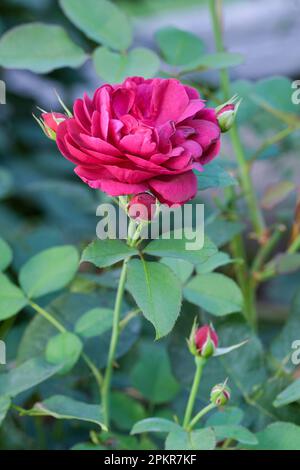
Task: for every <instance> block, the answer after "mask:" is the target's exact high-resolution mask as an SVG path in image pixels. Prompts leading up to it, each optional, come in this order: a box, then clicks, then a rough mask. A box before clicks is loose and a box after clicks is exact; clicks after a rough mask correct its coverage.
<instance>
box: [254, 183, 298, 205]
mask: <svg viewBox="0 0 300 470" xmlns="http://www.w3.org/2000/svg"><path fill="white" fill-rule="evenodd" d="M294 189H295V184H294V183H293V182H292V181H280V182H279V183H277V184H274V185H272V186H270V187H269V188H268V189H267V190H266V192H265V194H264V195H263V197H262V201H261V206H262V207H263V208H264V209H268V210H271V209H274V207H275V206H277V205H278V204H280V203H281V202H282V201H284V199H286V198H287V197H288V196H289V194H290V193H291V192H292V191H294Z"/></svg>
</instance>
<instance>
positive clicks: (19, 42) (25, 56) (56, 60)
mask: <svg viewBox="0 0 300 470" xmlns="http://www.w3.org/2000/svg"><path fill="white" fill-rule="evenodd" d="M85 60H86V55H85V53H84V51H83V50H82V49H81V48H80V47H78V46H77V45H76V44H74V43H73V42H72V41H71V39H70V38H69V36H68V35H67V34H66V32H65V30H64V29H63V28H61V27H60V26H53V25H51V26H50V25H46V24H42V23H27V24H25V25H21V26H17V27H16V28H13V29H11V30H9V31H8V32H6V33H5V34H4V35H3V36H2V38H1V39H0V65H2V67H7V68H13V69H28V70H31V71H32V72H36V73H48V72H51V71H52V70H55V69H58V68H61V67H79V66H80V65H82V64H83V62H85Z"/></svg>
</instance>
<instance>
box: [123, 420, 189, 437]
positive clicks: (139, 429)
mask: <svg viewBox="0 0 300 470" xmlns="http://www.w3.org/2000/svg"><path fill="white" fill-rule="evenodd" d="M179 429H181V427H180V426H179V425H178V424H177V423H175V422H174V421H169V420H168V419H164V418H147V419H143V420H142V421H138V422H137V423H135V425H134V426H133V428H132V431H131V433H130V434H141V433H144V432H146V433H147V432H168V433H169V432H171V431H176V430H179Z"/></svg>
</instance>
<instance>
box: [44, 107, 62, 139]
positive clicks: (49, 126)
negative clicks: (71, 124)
mask: <svg viewBox="0 0 300 470" xmlns="http://www.w3.org/2000/svg"><path fill="white" fill-rule="evenodd" d="M65 119H67V116H66V115H65V114H62V113H43V114H42V117H41V121H42V124H43V126H44V131H45V134H46V135H47V136H48V137H49V138H50V139H53V140H55V139H56V133H57V129H58V126H59V124H60V123H61V122H63V121H65Z"/></svg>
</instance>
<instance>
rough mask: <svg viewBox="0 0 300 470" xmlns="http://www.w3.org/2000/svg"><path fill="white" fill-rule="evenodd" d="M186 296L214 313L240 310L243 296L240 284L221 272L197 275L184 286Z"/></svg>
mask: <svg viewBox="0 0 300 470" xmlns="http://www.w3.org/2000/svg"><path fill="white" fill-rule="evenodd" d="M183 292H184V296H185V298H186V299H187V300H188V301H189V302H191V303H194V304H196V305H198V306H199V307H201V308H203V309H204V310H206V311H207V312H209V313H212V314H213V315H217V316H222V315H227V314H229V313H235V312H240V311H241V310H242V308H243V296H242V293H241V290H240V288H239V287H238V285H237V284H236V283H235V282H234V281H233V280H232V279H230V278H229V277H226V276H224V275H223V274H219V273H208V274H201V275H198V276H195V277H194V278H193V279H192V280H191V281H190V282H189V283H188V284H187V285H186V287H185V288H184V291H183Z"/></svg>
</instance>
